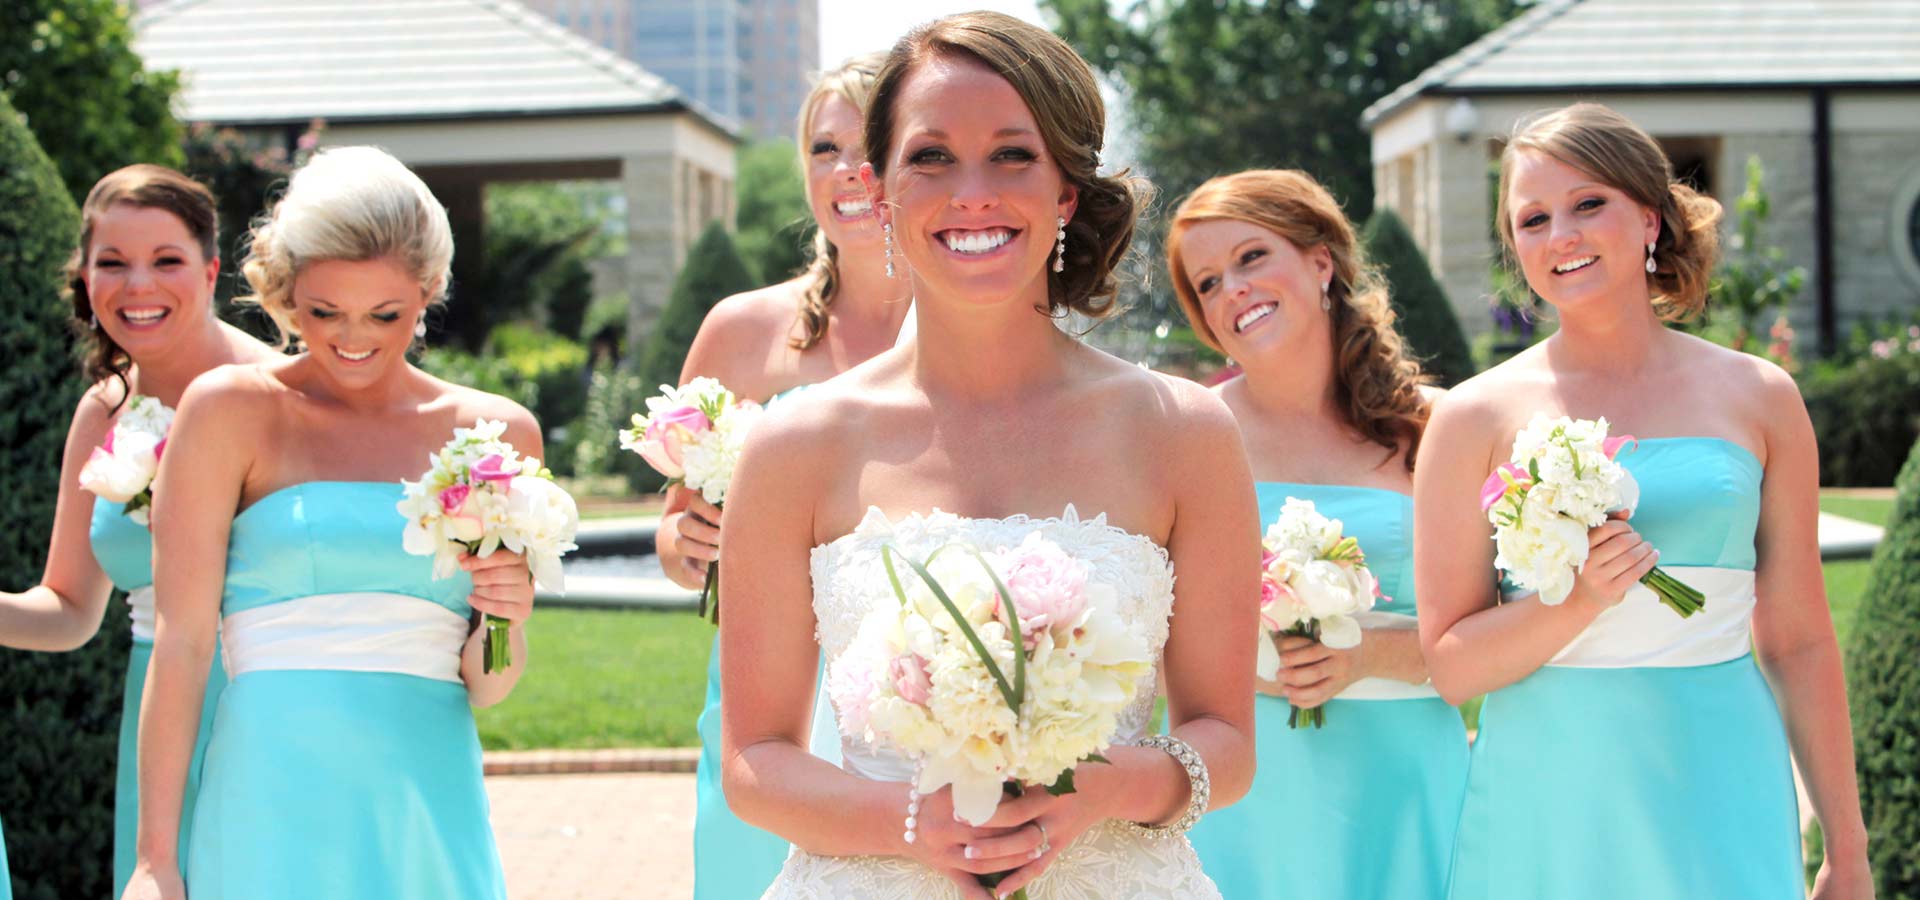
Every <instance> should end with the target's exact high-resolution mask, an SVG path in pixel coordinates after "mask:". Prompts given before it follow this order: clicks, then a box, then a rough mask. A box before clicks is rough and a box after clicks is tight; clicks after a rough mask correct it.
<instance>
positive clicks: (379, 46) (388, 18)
mask: <svg viewBox="0 0 1920 900" xmlns="http://www.w3.org/2000/svg"><path fill="white" fill-rule="evenodd" d="M134 28H135V31H136V37H135V47H136V48H137V49H138V50H139V51H140V54H141V56H143V57H144V58H145V59H146V62H147V65H148V67H149V68H153V69H179V70H181V72H182V74H183V76H184V80H185V83H186V84H185V89H184V91H183V92H182V95H183V97H182V99H183V101H184V104H185V107H186V108H185V109H184V110H183V112H184V114H185V115H184V118H186V119H188V120H190V121H208V122H216V123H220V124H228V125H240V124H271V123H295V122H301V123H303V122H307V121H309V120H311V119H316V118H324V119H328V120H330V121H335V122H343V121H344V122H367V121H409V120H423V119H479V118H497V117H512V116H530V115H564V114H578V113H610V112H668V111H674V110H681V109H685V110H691V111H693V112H694V113H695V114H697V115H700V116H702V117H704V118H705V119H706V120H707V121H708V122H710V123H712V124H713V125H715V127H718V128H720V129H721V130H722V131H727V132H729V133H731V132H733V131H734V125H733V123H731V122H729V121H727V120H725V119H723V118H721V117H719V116H716V115H714V114H713V113H712V112H709V111H708V110H706V109H705V108H703V107H701V106H699V105H698V104H695V103H693V102H691V101H690V100H688V99H687V98H686V97H685V96H684V95H682V94H681V93H680V92H679V91H678V90H676V89H675V88H674V87H673V86H672V85H671V84H668V83H667V82H666V81H665V80H664V79H662V78H660V77H659V76H658V75H655V74H653V73H652V72H649V71H647V70H646V69H643V68H641V67H640V66H638V65H635V64H634V63H633V62H632V61H630V60H628V59H626V58H624V57H621V56H617V55H615V54H613V53H611V52H609V51H607V50H605V49H603V48H601V47H600V46H598V45H596V44H594V43H592V42H590V41H588V40H587V39H585V38H583V37H580V36H579V35H576V34H574V33H573V32H571V31H568V30H567V29H565V28H562V27H560V26H559V25H558V24H556V23H554V22H553V21H552V20H551V19H548V18H547V17H545V16H542V15H540V14H539V13H537V12H534V11H532V10H529V9H527V8H526V7H525V6H522V5H521V4H519V3H517V2H514V0H381V2H379V3H371V2H366V0H174V2H170V3H166V4H163V5H160V6H156V7H153V8H151V9H149V10H147V11H146V12H144V13H142V14H140V15H138V16H136V17H135V19H134Z"/></svg>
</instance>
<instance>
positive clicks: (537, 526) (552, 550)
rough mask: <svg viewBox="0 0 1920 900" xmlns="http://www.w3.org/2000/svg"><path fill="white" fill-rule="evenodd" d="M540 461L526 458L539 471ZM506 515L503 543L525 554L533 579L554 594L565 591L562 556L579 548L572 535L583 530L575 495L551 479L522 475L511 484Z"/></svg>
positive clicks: (504, 510) (510, 548)
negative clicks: (574, 500)
mask: <svg viewBox="0 0 1920 900" xmlns="http://www.w3.org/2000/svg"><path fill="white" fill-rule="evenodd" d="M539 463H540V461H539V460H537V459H529V460H528V461H527V464H528V467H529V468H533V469H535V470H536V471H537V470H538V466H539ZM503 514H504V516H505V519H506V522H507V526H508V527H507V529H506V531H505V534H504V535H503V536H502V539H501V540H502V543H504V544H505V545H506V547H507V549H509V550H512V551H514V552H516V553H525V554H526V556H527V566H528V568H530V569H532V570H533V579H534V581H537V582H539V583H540V584H541V585H542V586H544V587H546V588H547V589H548V590H550V591H553V592H555V593H560V594H564V593H566V589H567V588H566V576H565V573H564V572H563V571H562V569H561V566H560V557H561V556H563V555H565V554H566V553H567V552H568V551H571V550H574V549H576V545H575V544H574V542H573V537H574V534H575V533H577V532H578V531H579V530H580V510H579V508H578V507H576V506H575V505H574V502H573V497H572V496H571V495H569V494H568V493H567V492H566V491H564V490H562V489H561V488H560V486H559V485H557V484H554V483H553V481H552V479H548V478H541V477H539V476H538V475H520V476H517V477H515V478H514V479H513V481H511V482H509V483H508V486H507V496H506V502H505V505H504V508H503Z"/></svg>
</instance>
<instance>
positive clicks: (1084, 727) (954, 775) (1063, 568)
mask: <svg viewBox="0 0 1920 900" xmlns="http://www.w3.org/2000/svg"><path fill="white" fill-rule="evenodd" d="M881 561H882V564H883V566H884V568H885V570H886V574H887V580H888V586H889V587H890V588H891V589H892V591H893V594H894V596H895V597H896V598H897V599H898V600H899V603H898V604H890V605H882V606H880V607H877V608H875V609H874V610H873V611H872V612H870V613H868V614H867V616H866V618H865V619H863V620H862V621H861V623H860V627H859V631H858V632H857V634H856V635H855V637H854V640H853V643H852V644H851V645H850V646H849V647H848V649H847V650H846V652H844V653H842V654H841V655H840V656H839V657H838V658H837V659H835V660H834V663H833V666H832V668H831V670H830V671H829V672H828V691H829V694H830V695H831V697H832V698H833V703H834V706H835V708H837V709H838V710H839V712H840V720H841V723H842V727H843V728H844V729H845V730H846V731H847V733H849V734H857V735H861V736H862V737H864V738H865V739H866V740H867V741H868V743H871V744H878V745H885V746H888V747H891V748H892V749H894V750H896V751H897V752H899V753H901V754H903V755H905V756H908V757H910V758H912V759H913V760H914V761H915V763H916V764H917V767H918V774H917V776H916V779H915V783H914V784H915V790H916V791H918V792H919V793H921V794H928V793H932V792H934V791H937V790H939V789H940V788H941V787H943V786H945V785H952V786H953V808H954V812H955V813H956V814H957V815H959V816H960V817H961V818H963V819H965V820H966V821H968V822H970V823H972V824H974V825H982V824H985V823H986V821H987V820H988V819H989V818H991V817H992V816H993V811H994V809H995V808H996V807H998V806H999V804H1000V799H1001V798H1002V797H1003V796H1005V795H1006V794H1009V793H1011V794H1016V795H1017V794H1018V793H1020V791H1021V790H1022V789H1023V787H1024V786H1029V785H1035V786H1041V787H1044V788H1045V789H1046V790H1047V791H1049V792H1051V793H1054V794H1066V793H1071V792H1072V791H1073V770H1074V766H1075V765H1077V764H1078V763H1080V762H1083V761H1089V760H1091V761H1098V762H1105V759H1104V758H1103V757H1102V756H1101V755H1100V754H1101V753H1102V752H1103V751H1105V750H1106V749H1107V747H1108V746H1109V745H1110V743H1111V737H1112V735H1113V733H1114V731H1115V729H1116V728H1117V727H1118V724H1119V720H1120V714H1121V712H1122V711H1123V710H1124V709H1125V708H1126V707H1127V704H1128V703H1130V702H1131V701H1132V700H1133V699H1134V696H1135V692H1136V690H1137V687H1138V683H1139V680H1140V678H1141V677H1142V676H1143V675H1144V674H1145V673H1146V672H1147V671H1148V669H1149V667H1150V666H1151V664H1152V658H1151V655H1150V653H1149V652H1148V647H1147V637H1146V635H1145V634H1144V633H1143V632H1142V631H1141V629H1139V628H1138V627H1135V626H1133V625H1130V624H1129V623H1128V622H1127V621H1126V620H1125V619H1124V618H1123V617H1122V616H1121V615H1120V611H1119V609H1118V605H1119V601H1118V598H1117V596H1116V595H1115V594H1114V592H1113V591H1112V590H1110V589H1108V588H1106V587H1105V586H1102V585H1100V584H1096V583H1094V582H1093V581H1092V579H1091V574H1092V567H1091V566H1089V565H1088V564H1087V563H1086V562H1084V561H1081V560H1078V559H1075V558H1073V557H1072V556H1069V555H1068V554H1067V553H1066V551H1064V550H1062V549H1061V548H1060V546H1059V545H1058V544H1055V543H1053V542H1052V541H1050V540H1047V539H1046V538H1045V537H1044V536H1042V535H1041V534H1040V533H1039V532H1031V533H1029V534H1028V535H1027V536H1026V538H1025V540H1023V541H1022V542H1021V543H1020V545H1019V546H1017V547H1013V548H1002V549H999V550H995V551H993V552H990V553H982V552H981V551H980V550H979V549H978V548H975V547H973V546H971V545H967V544H950V545H948V546H946V547H943V548H941V549H939V550H936V551H934V553H933V554H932V555H930V556H929V557H928V558H927V559H926V560H925V561H924V562H922V561H916V560H913V559H910V558H907V557H905V556H903V555H901V554H899V553H898V551H896V550H895V549H894V548H892V547H891V546H888V547H885V548H883V549H882V551H881ZM903 575H904V578H903ZM982 881H983V882H984V883H986V884H989V885H992V884H997V883H998V881H999V877H998V876H983V878H982Z"/></svg>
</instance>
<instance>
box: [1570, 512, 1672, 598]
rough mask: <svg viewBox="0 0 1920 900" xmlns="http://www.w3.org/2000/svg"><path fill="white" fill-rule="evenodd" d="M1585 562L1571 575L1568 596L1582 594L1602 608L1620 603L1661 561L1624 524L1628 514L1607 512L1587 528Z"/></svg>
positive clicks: (1638, 535) (1658, 553)
mask: <svg viewBox="0 0 1920 900" xmlns="http://www.w3.org/2000/svg"><path fill="white" fill-rule="evenodd" d="M1587 544H1588V548H1589V549H1588V551H1587V562H1586V565H1584V566H1581V567H1580V570H1579V572H1578V573H1577V574H1576V575H1575V576H1574V581H1573V592H1572V594H1571V595H1570V596H1574V597H1578V596H1585V597H1586V598H1587V599H1588V600H1590V601H1592V602H1594V603H1598V604H1600V605H1601V606H1602V607H1603V608H1612V607H1615V606H1618V605H1620V601H1621V600H1624V599H1626V596H1627V591H1628V590H1630V589H1631V588H1632V587H1633V586H1634V585H1636V584H1639V583H1640V578H1641V577H1642V576H1644V575H1646V574H1647V573H1648V572H1650V571H1652V570H1653V567H1654V564H1655V563H1658V562H1659V561H1660V551H1658V550H1655V549H1653V545H1652V544H1649V543H1647V542H1646V541H1645V540H1644V539H1642V538H1641V537H1640V533H1639V532H1637V531H1634V530H1633V526H1631V525H1628V524H1627V514H1623V513H1609V514H1608V515H1607V520H1606V521H1605V522H1602V523H1600V524H1599V525H1596V526H1594V527H1593V528H1591V529H1589V530H1588V531H1587Z"/></svg>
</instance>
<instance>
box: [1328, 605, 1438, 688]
mask: <svg viewBox="0 0 1920 900" xmlns="http://www.w3.org/2000/svg"><path fill="white" fill-rule="evenodd" d="M1354 618H1355V619H1358V620H1359V621H1360V627H1361V628H1363V629H1376V628H1405V629H1408V630H1414V631H1417V630H1418V629H1419V627H1420V626H1419V620H1418V619H1416V618H1414V617H1413V616H1409V615H1406V614H1404V613H1390V612H1381V611H1377V610H1368V611H1366V612H1363V613H1360V614H1359V615H1356V616H1354ZM1361 640H1362V641H1365V640H1366V638H1364V637H1362V638H1361ZM1439 696H1440V692H1439V691H1436V690H1434V689H1433V682H1430V681H1427V682H1421V683H1420V684H1408V683H1406V682H1404V681H1401V680H1399V679H1396V678H1371V677H1370V678H1362V679H1360V680H1358V681H1355V682H1354V683H1352V684H1350V685H1347V689H1346V690H1344V691H1341V692H1340V693H1338V694H1335V695H1333V699H1335V700H1423V699H1426V698H1429V697H1436V698H1437V697H1439Z"/></svg>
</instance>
